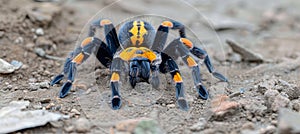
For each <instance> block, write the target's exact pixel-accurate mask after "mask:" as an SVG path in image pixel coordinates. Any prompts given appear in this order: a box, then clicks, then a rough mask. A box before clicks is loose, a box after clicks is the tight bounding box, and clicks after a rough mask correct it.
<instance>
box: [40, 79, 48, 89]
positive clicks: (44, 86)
mask: <svg viewBox="0 0 300 134" xmlns="http://www.w3.org/2000/svg"><path fill="white" fill-rule="evenodd" d="M49 83H50V82H49V81H44V82H41V83H39V86H40V88H47V89H48V88H50V85H49Z"/></svg>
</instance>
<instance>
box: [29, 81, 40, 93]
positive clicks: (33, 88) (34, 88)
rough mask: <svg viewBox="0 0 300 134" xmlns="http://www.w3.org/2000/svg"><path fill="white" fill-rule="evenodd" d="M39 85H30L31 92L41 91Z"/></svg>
mask: <svg viewBox="0 0 300 134" xmlns="http://www.w3.org/2000/svg"><path fill="white" fill-rule="evenodd" d="M39 87H40V86H39V85H37V84H36V83H29V90H30V91H37V90H38V89H39Z"/></svg>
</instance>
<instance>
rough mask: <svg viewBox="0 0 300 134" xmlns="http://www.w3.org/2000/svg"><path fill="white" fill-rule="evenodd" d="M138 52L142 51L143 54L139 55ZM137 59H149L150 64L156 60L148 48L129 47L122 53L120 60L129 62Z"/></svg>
mask: <svg viewBox="0 0 300 134" xmlns="http://www.w3.org/2000/svg"><path fill="white" fill-rule="evenodd" d="M137 51H142V53H137ZM135 57H143V58H147V59H149V60H150V62H152V61H153V60H155V59H156V55H155V53H154V52H153V51H151V50H150V49H149V48H146V47H129V48H126V49H125V50H123V51H122V52H121V53H120V58H121V59H122V60H124V61H129V60H130V59H132V58H135Z"/></svg>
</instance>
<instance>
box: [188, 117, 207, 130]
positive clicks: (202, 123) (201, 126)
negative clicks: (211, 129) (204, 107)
mask: <svg viewBox="0 0 300 134" xmlns="http://www.w3.org/2000/svg"><path fill="white" fill-rule="evenodd" d="M205 125H206V120H205V119H204V118H200V119H199V121H198V122H197V123H196V124H194V125H193V126H191V127H190V129H191V130H192V131H200V130H202V129H204V127H205Z"/></svg>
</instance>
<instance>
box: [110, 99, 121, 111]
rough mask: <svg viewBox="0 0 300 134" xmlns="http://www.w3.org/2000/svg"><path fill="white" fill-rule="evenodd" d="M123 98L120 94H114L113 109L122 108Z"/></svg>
mask: <svg viewBox="0 0 300 134" xmlns="http://www.w3.org/2000/svg"><path fill="white" fill-rule="evenodd" d="M121 105H122V100H121V98H120V96H114V97H113V98H112V100H111V106H112V109H113V110H118V109H120V108H121Z"/></svg>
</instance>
